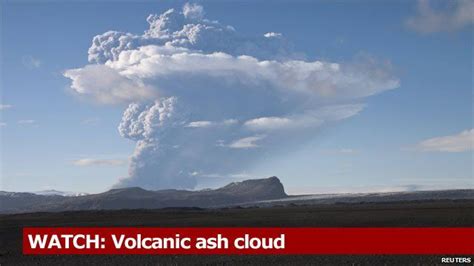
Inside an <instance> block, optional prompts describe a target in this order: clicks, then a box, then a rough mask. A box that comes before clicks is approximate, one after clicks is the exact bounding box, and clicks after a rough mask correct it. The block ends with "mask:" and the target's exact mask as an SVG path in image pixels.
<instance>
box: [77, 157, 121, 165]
mask: <svg viewBox="0 0 474 266" xmlns="http://www.w3.org/2000/svg"><path fill="white" fill-rule="evenodd" d="M72 163H73V164H74V165H76V166H121V165H125V164H126V163H127V160H123V159H93V158H83V159H79V160H75V161H73V162H72Z"/></svg>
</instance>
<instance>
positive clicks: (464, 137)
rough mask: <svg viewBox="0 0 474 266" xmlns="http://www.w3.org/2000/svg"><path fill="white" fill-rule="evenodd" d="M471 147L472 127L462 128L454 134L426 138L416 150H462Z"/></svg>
mask: <svg viewBox="0 0 474 266" xmlns="http://www.w3.org/2000/svg"><path fill="white" fill-rule="evenodd" d="M473 148H474V129H468V130H464V131H462V132H461V133H459V134H456V135H451V136H443V137H436V138H431V139H427V140H424V141H422V142H420V143H419V144H418V145H417V150H420V151H426V152H464V151H471V150H473Z"/></svg>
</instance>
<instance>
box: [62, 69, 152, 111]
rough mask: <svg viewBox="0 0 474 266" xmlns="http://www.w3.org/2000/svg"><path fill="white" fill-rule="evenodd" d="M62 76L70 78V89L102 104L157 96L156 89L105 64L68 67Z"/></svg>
mask: <svg viewBox="0 0 474 266" xmlns="http://www.w3.org/2000/svg"><path fill="white" fill-rule="evenodd" d="M64 76H65V77H67V78H70V79H71V80H72V83H71V89H72V90H73V91H74V92H75V93H77V94H78V95H81V96H87V97H89V98H92V99H93V100H95V101H97V102H99V103H104V104H115V103H121V102H130V101H139V100H144V99H151V98H155V97H156V96H157V94H156V89H154V88H153V87H151V86H149V85H145V84H143V83H142V82H141V81H139V80H133V79H129V78H127V77H125V76H123V75H120V74H119V73H118V72H117V71H115V70H114V69H112V68H110V67H107V66H105V65H88V66H85V67H83V68H78V69H70V70H66V71H65V72H64Z"/></svg>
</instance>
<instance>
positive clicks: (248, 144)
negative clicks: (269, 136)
mask: <svg viewBox="0 0 474 266" xmlns="http://www.w3.org/2000/svg"><path fill="white" fill-rule="evenodd" d="M265 137H266V136H265V135H255V136H251V137H246V138H241V139H238V140H235V141H233V142H231V143H230V144H229V145H228V147H229V148H233V149H250V148H257V147H259V145H258V144H257V141H259V140H262V139H264V138H265Z"/></svg>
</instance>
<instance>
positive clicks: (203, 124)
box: [186, 121, 215, 128]
mask: <svg viewBox="0 0 474 266" xmlns="http://www.w3.org/2000/svg"><path fill="white" fill-rule="evenodd" d="M214 124H215V123H214V122H212V121H194V122H191V123H189V124H187V125H186V127H195V128H199V127H211V126H213V125H214Z"/></svg>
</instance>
